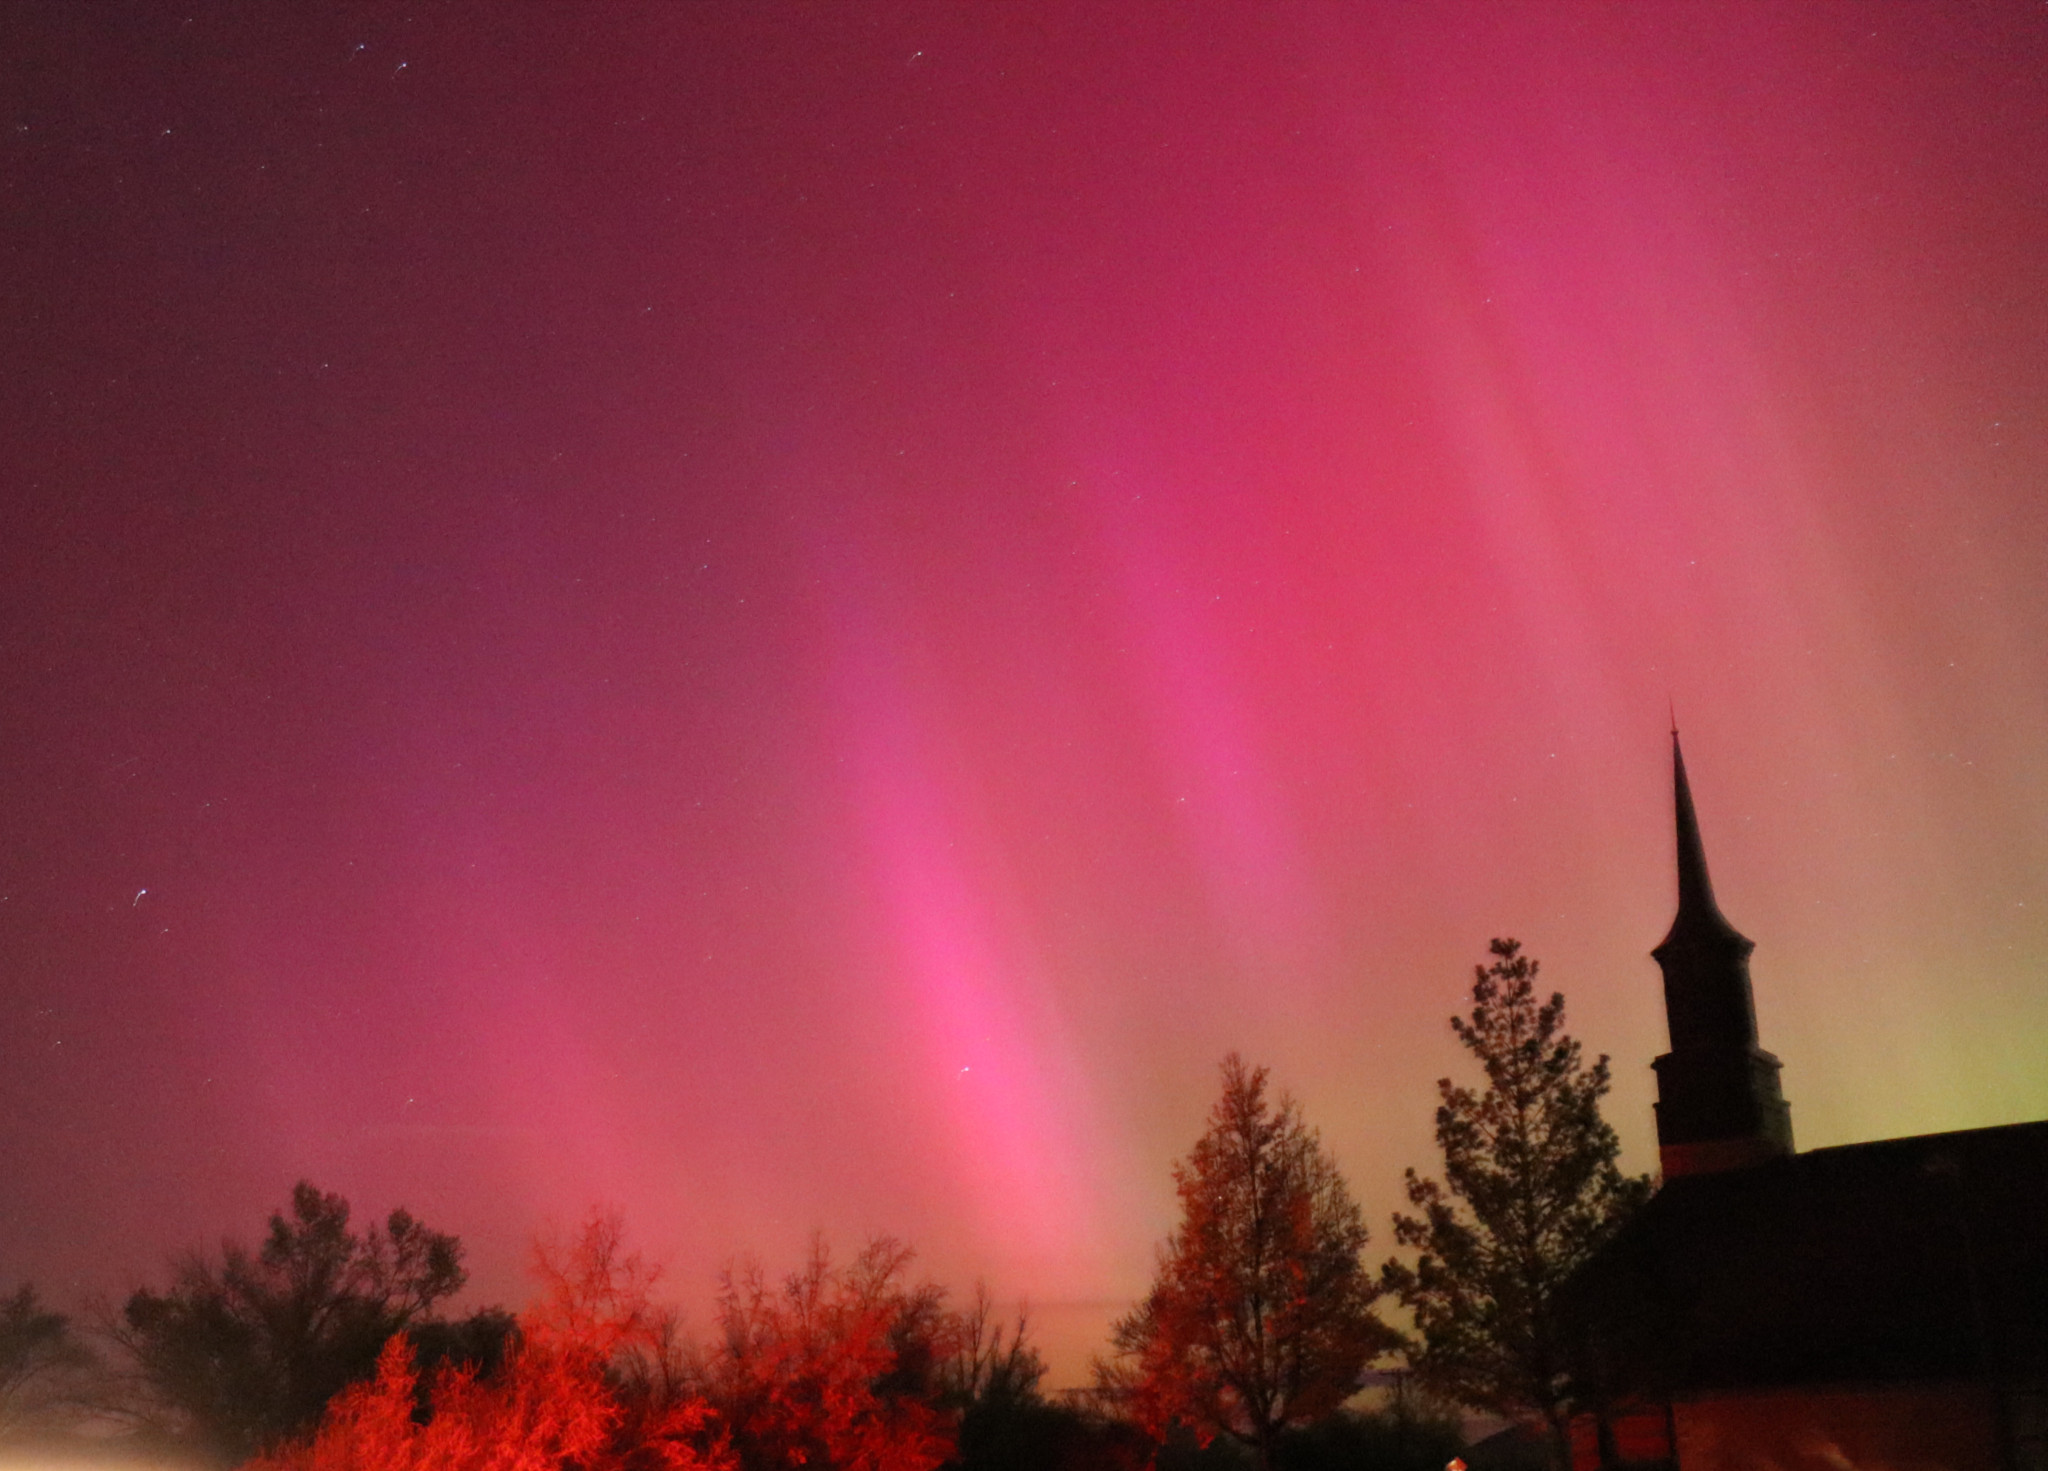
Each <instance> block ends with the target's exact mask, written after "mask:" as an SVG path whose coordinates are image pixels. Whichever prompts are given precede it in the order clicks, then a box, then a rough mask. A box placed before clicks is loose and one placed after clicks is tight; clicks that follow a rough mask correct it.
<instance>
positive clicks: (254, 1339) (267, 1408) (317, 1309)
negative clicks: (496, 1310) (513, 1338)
mask: <svg viewBox="0 0 2048 1471" xmlns="http://www.w3.org/2000/svg"><path fill="white" fill-rule="evenodd" d="M464 1280H465V1274H464V1272H463V1270H462V1245H461V1243H460V1242H458V1241H457V1240H456V1239H455V1237H453V1236H450V1235H447V1234H445V1233H442V1232H439V1231H431V1230H429V1229H427V1227H426V1226H425V1225H423V1224H421V1223H420V1222H419V1221H416V1220H414V1219H413V1217H412V1216H411V1215H409V1214H408V1213H407V1212H405V1211H403V1210H394V1211H393V1212H391V1214H390V1216H389V1217H388V1218H386V1220H385V1222H384V1223H383V1225H382V1226H378V1225H372V1226H371V1227H370V1228H369V1229H368V1230H366V1231H364V1232H362V1233H361V1234H357V1233H356V1232H353V1231H351V1230H350V1229H349V1207H348V1202H347V1201H346V1200H344V1199H342V1197H341V1196H339V1195H330V1194H325V1193H323V1192H321V1191H319V1190H317V1189H315V1188H314V1187H313V1186H312V1185H310V1184H308V1183H307V1182H305V1181H303V1180H302V1181H300V1182H299V1183H298V1185H297V1186H296V1187H294V1189H293V1190H292V1203H291V1215H290V1216H289V1217H287V1216H286V1215H284V1214H283V1213H282V1212H279V1213H277V1214H274V1215H272V1216H271V1218H270V1231H269V1234H268V1235H267V1236H266V1237H265V1238H264V1242H263V1245H262V1247H261V1249H260V1250H258V1251H257V1252H255V1253H254V1254H251V1253H250V1252H249V1251H248V1249H247V1248H245V1247H243V1246H240V1245H238V1244H236V1243H234V1242H232V1241H230V1242H224V1243H223V1244H222V1247H221V1258H220V1261H219V1262H218V1263H215V1262H212V1261H209V1260H207V1259H205V1258H203V1257H201V1256H199V1255H198V1254H197V1253H193V1254H192V1255H190V1256H187V1257H186V1258H185V1259H184V1260H183V1261H181V1262H179V1263H177V1264H176V1267H175V1274H174V1280H173V1282H172V1285H171V1287H170V1288H169V1290H167V1291H165V1292H160V1293H159V1292H151V1291H148V1290H146V1289H145V1290H142V1291H138V1292H136V1293H135V1294H133V1295H132V1296H131V1297H130V1298H129V1299H128V1302H127V1304H126V1306H125V1307H124V1308H123V1310H122V1313H121V1321H120V1322H119V1323H118V1324H117V1325H116V1328H115V1331H116V1336H117V1337H118V1339H119V1340H120V1341H121V1343H122V1344H123V1346H124V1347H125V1348H126V1349H127V1350H128V1351H129V1353H130V1355H131V1356H132V1357H133V1359H134V1361H135V1364H136V1367H137V1369H138V1370H139V1373H140V1376H141V1379H142V1381H143V1384H144V1386H145V1388H146V1390H147V1392H148V1394H149V1396H150V1398H151V1400H152V1401H153V1402H154V1405H155V1407H156V1410H157V1411H158V1412H160V1413H164V1414H167V1415H168V1418H169V1420H170V1422H171V1423H170V1425H169V1427H168V1428H169V1429H170V1430H171V1431H172V1433H173V1434H174V1435H176V1436H178V1437H179V1438H181V1439H184V1440H187V1441H188V1442H190V1443H191V1444H192V1445H193V1448H194V1449H196V1450H199V1451H200V1452H202V1453H204V1454H210V1455H212V1456H214V1457H217V1458H219V1459H221V1460H223V1461H228V1462H240V1461H244V1460H247V1459H248V1458H249V1457H250V1456H251V1455H253V1454H255V1453H256V1452H257V1451H259V1450H261V1449H263V1448H264V1447H267V1446H270V1445H274V1444H276V1443H278V1442H279V1441H281V1440H284V1439H286V1438H288V1437H290V1436H293V1435H297V1434H299V1433H300V1432H302V1431H304V1430H306V1429H307V1428H309V1427H310V1426H311V1425H312V1424H313V1423H314V1422H315V1421H317V1420H318V1419H319V1418H320V1414H321V1411H322V1410H323V1409H324V1408H325V1407H326V1405H327V1402H328V1401H329V1400H330V1399H331V1398H332V1397H333V1396H334V1395H335V1394H336V1393H337V1392H338V1391H340V1390H341V1389H342V1388H343V1387H344V1386H346V1385H348V1384H351V1383H353V1382H355V1381H357V1380H360V1379H365V1378H367V1377H369V1376H370V1375H371V1374H372V1373H374V1372H375V1370H376V1367H377V1359H378V1354H379V1353H380V1351H381V1350H382V1349H383V1347H384V1345H385V1343H386V1342H387V1341H388V1340H389V1339H390V1338H391V1337H392V1336H393V1335H394V1334H396V1333H398V1332H400V1331H401V1330H402V1329H404V1328H405V1327H407V1326H408V1325H409V1324H413V1323H417V1322H423V1321H426V1320H428V1318H429V1315H430V1314H431V1312H432V1310H433V1309H434V1307H435V1305H436V1304H438V1303H439V1302H441V1301H442V1300H443V1299H445V1298H447V1297H449V1296H450V1295H452V1294H453V1293H455V1292H456V1291H458V1290H459V1289H460V1288H461V1286H462V1284H463V1282H464Z"/></svg>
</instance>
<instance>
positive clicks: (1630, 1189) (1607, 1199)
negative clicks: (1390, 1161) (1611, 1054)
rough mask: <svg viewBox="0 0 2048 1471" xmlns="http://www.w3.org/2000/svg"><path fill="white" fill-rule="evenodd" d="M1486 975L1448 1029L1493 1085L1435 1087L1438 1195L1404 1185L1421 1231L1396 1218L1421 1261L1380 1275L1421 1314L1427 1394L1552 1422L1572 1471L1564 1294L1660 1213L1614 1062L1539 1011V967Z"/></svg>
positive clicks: (1415, 1181)
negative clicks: (1616, 1235)
mask: <svg viewBox="0 0 2048 1471" xmlns="http://www.w3.org/2000/svg"><path fill="white" fill-rule="evenodd" d="M1491 951H1492V954H1493V957H1494V958H1493V963H1492V964H1491V965H1486V966H1476V967H1474V977H1473V982H1472V1013H1471V1015H1470V1017H1469V1018H1468V1017H1452V1018H1451V1030H1452V1031H1453V1032H1454V1033H1456V1034H1457V1038H1458V1040H1459V1041H1460V1042H1462V1043H1464V1045H1465V1048H1466V1050H1467V1051H1469V1052H1471V1053H1472V1055H1473V1056H1474V1057H1476V1058H1478V1059H1479V1062H1480V1065H1481V1067H1482V1068H1483V1069H1484V1071H1485V1073H1486V1090H1485V1092H1483V1093H1475V1092H1474V1091H1473V1090H1471V1089H1470V1088H1463V1087H1459V1086H1457V1085H1455V1084H1453V1083H1452V1082H1451V1080H1450V1079H1449V1078H1445V1079H1442V1080H1441V1081H1439V1082H1438V1084H1437V1093H1438V1096H1439V1098H1440V1100H1441V1101H1440V1103H1439V1104H1438V1107H1437V1111H1436V1139H1437V1145H1438V1147H1439V1148H1441V1149H1442V1150H1443V1156H1444V1178H1443V1181H1442V1183H1439V1182H1438V1181H1436V1180H1433V1179H1424V1178H1422V1177H1421V1176H1418V1175H1417V1174H1416V1173H1415V1171H1414V1170H1412V1169H1411V1170H1409V1171H1408V1176H1407V1183H1408V1200H1409V1203H1410V1204H1411V1205H1413V1206H1415V1207H1416V1208H1417V1209H1419V1210H1420V1211H1421V1215H1419V1216H1407V1215H1400V1214H1396V1215H1395V1217H1394V1237H1395V1239H1396V1240H1397V1241H1398V1242H1399V1243H1400V1244H1401V1245H1403V1246H1408V1247H1413V1248H1415V1249H1416V1250H1417V1251H1418V1252H1420V1253H1421V1254H1420V1256H1419V1257H1418V1258H1417V1259H1416V1261H1415V1263H1414V1265H1413V1266H1409V1265H1407V1264H1405V1263H1403V1262H1401V1261H1398V1260H1396V1261H1390V1262H1388V1263H1387V1264H1386V1267H1385V1268H1384V1269H1383V1271H1382V1274H1381V1280H1382V1281H1383V1282H1384V1283H1385V1285H1386V1286H1387V1287H1388V1288H1389V1289H1391V1290H1392V1291H1394V1292H1395V1293H1396V1294H1398V1295H1399V1297H1400V1299H1401V1301H1402V1302H1403V1303H1405V1304H1406V1305H1407V1306H1408V1308H1409V1309H1410V1311H1411V1312H1413V1313H1414V1315H1415V1327H1416V1330H1417V1332H1418V1333H1419V1334H1420V1339H1421V1341H1420V1343H1419V1344H1416V1345H1414V1346H1413V1347H1412V1348H1411V1351H1410V1358H1411V1361H1412V1363H1413V1365H1414V1368H1415V1371H1416V1373H1417V1375H1418V1376H1419V1377H1420V1378H1421V1379H1422V1381H1423V1383H1424V1384H1426V1385H1428V1386H1429V1387H1430V1388H1432V1389H1434V1390H1436V1391H1438V1392H1439V1393H1441V1394H1444V1395H1446V1396H1448V1397H1449V1398H1451V1399H1454V1400H1456V1401H1458V1402H1460V1403H1462V1404H1468V1405H1473V1406H1476V1407H1479V1408H1483V1409H1488V1410H1493V1411H1495V1412H1496V1413H1500V1414H1505V1415H1515V1416H1528V1415H1536V1416H1540V1417H1541V1418H1542V1419H1543V1421H1544V1422H1545V1424H1546V1425H1547V1426H1548V1427H1549V1430H1550V1435H1551V1444H1552V1454H1553V1456H1554V1457H1557V1458H1559V1459H1558V1464H1559V1465H1560V1466H1561V1465H1563V1464H1565V1461H1564V1459H1563V1458H1564V1457H1565V1456H1566V1455H1567V1445H1568V1442H1567V1439H1566V1426H1567V1422H1568V1419H1569V1414H1570V1407H1569V1405H1568V1404H1567V1402H1566V1399H1565V1393H1564V1387H1563V1380H1562V1376H1563V1375H1564V1373H1565V1369H1566V1362H1567V1359H1566V1344H1565V1340H1564V1335H1563V1333H1562V1330H1561V1326H1560V1325H1559V1323H1558V1322H1557V1320H1556V1316H1555V1302H1556V1296H1557V1292H1558V1289H1559V1288H1560V1287H1561V1286H1563V1284H1564V1281H1565V1279H1566V1278H1567V1277H1569V1276H1570V1275H1571V1274H1572V1273H1573V1271H1575V1270H1576V1269H1577V1268H1578V1266H1579V1265H1580V1263H1582V1262H1584V1261H1585V1260H1586V1259H1587V1257H1589V1256H1590V1255H1592V1253H1593V1252H1594V1251H1595V1250H1596V1249H1597V1248H1598V1247H1599V1246H1600V1245H1601V1243H1603V1242H1604V1241H1606V1240H1607V1238H1608V1237H1609V1236H1610V1235H1611V1234H1612V1233H1613V1232H1614V1231H1615V1229H1616V1228H1617V1227H1619V1226H1620V1224H1621V1223H1622V1222H1623V1221H1624V1220H1626V1219H1627V1218H1628V1216H1629V1215H1630V1213H1631V1212H1633V1211H1634V1210H1635V1209H1636V1208H1637V1207H1638V1206H1639V1205H1641V1204H1642V1202H1643V1201H1644V1200H1645V1199H1647V1198H1648V1196H1649V1191H1650V1182H1649V1178H1648V1177H1647V1176H1637V1177H1629V1176H1625V1175H1623V1174H1622V1173H1621V1170H1620V1168H1619V1167H1618V1166H1617V1164H1616V1162H1615V1161H1616V1159H1617V1157H1618V1156H1619V1154H1620V1152H1621V1143H1620V1140H1619V1139H1617V1138H1616V1137H1615V1133H1614V1130H1613V1129H1612V1128H1611V1127H1610V1126H1609V1125H1608V1124H1607V1123H1606V1122H1605V1120H1603V1119H1602V1118H1601V1117H1600V1100H1601V1099H1602V1098H1603V1097H1605V1096H1606V1094H1607V1090H1608V1087H1609V1082H1610V1080H1609V1076H1608V1070H1607V1059H1606V1057H1604V1056H1603V1057H1601V1058H1600V1060H1599V1061H1597V1062H1595V1063H1594V1064H1593V1065H1592V1066H1591V1067H1587V1066H1585V1064H1584V1060H1583V1055H1582V1053H1581V1050H1580V1047H1579V1044H1578V1042H1577V1041H1576V1040H1574V1039H1573V1038H1572V1037H1571V1036H1569V1035H1567V1034H1566V1033H1565V1031H1564V997H1563V996H1562V995H1561V994H1555V993H1554V994H1553V995H1552V996H1551V998H1550V1000H1549V1001H1547V1002H1544V1003H1542V1004H1541V1005H1539V1004H1538V1003H1537V1001H1536V974H1537V963H1536V962H1535V961H1534V960H1532V959H1530V958H1529V957H1528V956H1526V955H1524V954H1522V949H1521V946H1520V945H1519V944H1518V943H1517V942H1516V941H1514V940H1499V939H1497V940H1495V941H1494V942H1493V944H1492V946H1491Z"/></svg>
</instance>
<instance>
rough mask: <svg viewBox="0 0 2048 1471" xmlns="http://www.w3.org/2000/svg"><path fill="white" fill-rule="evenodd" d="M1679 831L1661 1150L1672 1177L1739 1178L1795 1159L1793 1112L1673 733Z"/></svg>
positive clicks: (1661, 950) (1667, 953)
mask: <svg viewBox="0 0 2048 1471" xmlns="http://www.w3.org/2000/svg"><path fill="white" fill-rule="evenodd" d="M1671 779H1672V797H1673V805H1674V807H1675V808H1676V815H1677V827H1678V913H1677V914H1676V915H1675V916H1674V917H1673V918H1672V921H1671V930H1670V933H1668V934H1667V935H1665V936H1664V942H1663V943H1662V944H1660V945H1659V946H1658V947H1657V948H1656V949H1655V950H1653V951H1651V952H1650V953H1651V954H1652V955H1653V956H1654V957H1655V958H1656V961H1657V965H1658V967H1659V968H1660V969H1661V970H1662V971H1663V972H1664V1016H1665V1020H1666V1021H1667V1022H1668V1023H1669V1025H1670V1029H1671V1050H1670V1051H1669V1052H1667V1053H1666V1054H1665V1055H1664V1056H1662V1057H1660V1058H1658V1059H1657V1060H1656V1061H1655V1062H1654V1063H1653V1064H1652V1066H1653V1067H1654V1068H1655V1069H1656V1071H1657V1144H1658V1148H1659V1151H1660V1153H1661V1154H1662V1156H1663V1164H1664V1174H1665V1176H1666V1178H1670V1177H1672V1176H1676V1175H1688V1174H1699V1173H1702V1172H1705V1171H1709V1170H1722V1169H1733V1168H1737V1167H1739V1166H1742V1165H1749V1164H1756V1163H1758V1162H1760V1161H1762V1160H1766V1159H1771V1158H1775V1157H1776V1156H1778V1155H1783V1154H1790V1153H1791V1152H1792V1111H1791V1108H1790V1107H1789V1106H1788V1105H1787V1104H1786V1102H1785V1099H1784V1096H1783V1094H1782V1093H1781V1092H1780V1091H1779V1086H1778V1069H1779V1066H1780V1065H1779V1062H1778V1059H1777V1058H1775V1057H1773V1056H1771V1054H1770V1053H1768V1052H1765V1051H1764V1050H1763V1049H1762V1048H1761V1047H1759V1046H1757V1036H1756V1003H1755V999H1754V997H1753V996H1752V994H1751V991H1750V984H1749V955H1750V952H1751V951H1752V950H1754V949H1755V948H1756V946H1755V945H1754V944H1753V943H1752V942H1751V941H1750V940H1749V939H1748V938H1747V937H1746V936H1744V935H1743V934H1742V933H1741V932H1740V931H1739V930H1737V929H1736V928H1735V926H1734V925H1732V924H1730V923H1729V922H1728V920H1727V918H1726V917H1725V916H1724V915H1723V914H1722V913H1721V907H1720V905H1718V904H1716V903H1715V902H1714V885H1713V881H1712V880H1711V879H1710V878H1709V877H1708V876H1707V852H1706V845H1705V844H1704V843H1702V842H1701V841H1700V824H1699V815H1698V813H1697V812H1695V810H1694V808H1693V801H1692V787H1691V785H1690V784H1689V783H1688V782H1687V781H1686V779H1685V755H1684V753H1683V752H1682V751H1680V749H1679V745H1678V731H1677V730H1676V729H1675V728H1674V729H1673V730H1672V732H1671Z"/></svg>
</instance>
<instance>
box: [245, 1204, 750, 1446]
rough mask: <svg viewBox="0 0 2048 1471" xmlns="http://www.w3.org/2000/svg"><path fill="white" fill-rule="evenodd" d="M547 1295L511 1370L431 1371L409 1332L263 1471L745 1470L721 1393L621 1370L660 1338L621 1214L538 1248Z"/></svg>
mask: <svg viewBox="0 0 2048 1471" xmlns="http://www.w3.org/2000/svg"><path fill="white" fill-rule="evenodd" d="M535 1265H536V1270H537V1273H538V1275H539V1276H540V1278H541V1284H542V1292H541V1296H540V1298H539V1299H538V1300H537V1301H536V1302H535V1303H534V1304H533V1305H532V1306H530V1307H529V1308H528V1309H527V1311H526V1312H525V1313H524V1314H522V1315H521V1317H520V1319H519V1332H518V1335H517V1337H516V1339H515V1341H514V1342H513V1344H512V1346H511V1348H510V1349H509V1351H508V1353H507V1355H506V1359H505V1363H504V1367H503V1369H502V1370H501V1371H500V1372H499V1373H497V1374H495V1375H492V1376H490V1377H488V1378H486V1377H483V1376H482V1375H480V1374H479V1373H478V1372H477V1370H476V1368H475V1366H473V1365H461V1366H449V1365H444V1366H442V1367H441V1368H439V1369H435V1370H431V1371H429V1372H427V1373H425V1374H422V1373H421V1372H420V1370H419V1369H418V1368H417V1367H416V1366H415V1364H414V1361H413V1353H412V1346H411V1344H410V1342H409V1341H408V1339H407V1337H406V1335H404V1334H400V1335H397V1336H395V1337H393V1338H392V1339H391V1340H390V1341H389V1342H388V1343H387V1344H386V1345H385V1347H384V1350H383V1352H382V1354H381V1355H380V1357H379V1359H378V1361H377V1367H376V1373H375V1375H374V1376H373V1377H372V1378H370V1379H369V1380H367V1381H365V1382H363V1383H360V1384H356V1385H354V1386H351V1387H350V1388H348V1389H346V1390H344V1391H343V1392H342V1393H341V1394H339V1395H337V1396H336V1397H335V1399H334V1402H333V1403H332V1404H331V1405H330V1406H329V1407H328V1410H327V1414H326V1416H325V1418H324V1419H323V1421H322V1422H321V1425H320V1428H319V1430H318V1432H317V1433H316V1434H314V1435H313V1436H312V1437H310V1438H309V1439H307V1440H304V1441H299V1442H295V1443H292V1444H288V1445H285V1446H282V1447H280V1448H279V1449H277V1450H275V1451H273V1452H272V1453H271V1454H270V1455H269V1456H268V1457H266V1458H264V1459H263V1460H261V1461H259V1462H258V1463H257V1465H256V1466H255V1467H253V1468H252V1471H562V1468H564V1467H574V1468H577V1471H733V1461H732V1455H731V1451H730V1449H729V1447H728V1443H727V1440H726V1437H725V1436H724V1435H723V1434H722V1433H721V1431H720V1430H719V1428H718V1427H717V1426H716V1424H715V1423H714V1421H715V1417H714V1415H713V1413H712V1410H711V1407H710V1405H708V1404H707V1403H706V1402H705V1401H704V1400H703V1399H701V1398H699V1397H695V1396H690V1395H681V1394H678V1395H674V1396H670V1397H665V1398H664V1397H658V1396H655V1395H651V1394H649V1393H648V1392H647V1381H645V1380H644V1379H641V1378H638V1377H636V1376H635V1375H633V1374H632V1373H630V1372H621V1371H622V1366H623V1365H624V1364H625V1362H626V1360H627V1359H628V1358H629V1357H630V1356H632V1355H634V1354H636V1353H644V1352H646V1351H648V1350H649V1349H651V1348H654V1347H656V1346H657V1345H658V1344H659V1342H660V1338H661V1330H662V1325H663V1324H664V1322H665V1319H664V1317H663V1315H662V1314H660V1313H659V1312H657V1311H656V1310H655V1309H653V1308H652V1307H651V1305H650V1303H649V1300H648V1288H649V1287H650V1285H651V1284H652V1282H653V1280H654V1278H655V1276H656V1273H655V1272H654V1271H653V1270H651V1269H649V1268H648V1267H646V1266H645V1265H644V1264H643V1263H642V1262H641V1260H640V1258H639V1256H638V1255H637V1254H629V1253H627V1252H625V1250H624V1248H623V1233H622V1232H621V1230H620V1227H619V1223H618V1221H617V1219H616V1218H615V1217H608V1216H602V1215H599V1216H593V1217H592V1218H591V1219H590V1221H589V1222H588V1223H586V1225H585V1226H584V1227H583V1229H582V1231H581V1232H580V1233H579V1234H578V1235H577V1236H576V1237H575V1238H574V1239H573V1240H572V1241H570V1242H568V1243H559V1242H557V1243H545V1244H543V1245H542V1246H541V1247H540V1248H538V1249H537V1250H536V1253H535Z"/></svg>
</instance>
